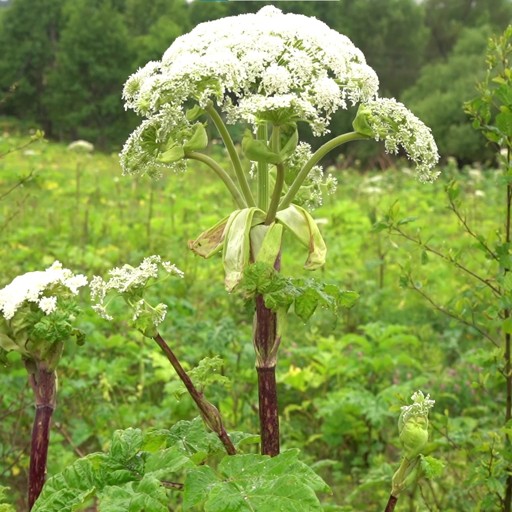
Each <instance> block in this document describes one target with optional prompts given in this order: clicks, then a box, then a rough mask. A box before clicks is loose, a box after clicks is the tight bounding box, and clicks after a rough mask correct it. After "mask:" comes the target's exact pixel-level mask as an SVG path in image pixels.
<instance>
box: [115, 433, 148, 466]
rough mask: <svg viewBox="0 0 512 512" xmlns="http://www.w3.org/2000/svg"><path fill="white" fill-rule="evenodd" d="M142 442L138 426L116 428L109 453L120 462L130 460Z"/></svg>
mask: <svg viewBox="0 0 512 512" xmlns="http://www.w3.org/2000/svg"><path fill="white" fill-rule="evenodd" d="M142 443H143V438H142V431H141V430H140V429H139V428H128V429H126V430H116V431H115V432H114V436H113V438H112V444H111V445H110V451H109V455H110V456H111V457H112V459H114V460H116V461H119V462H121V463H124V462H127V461H130V460H131V459H132V458H133V457H134V456H135V455H137V453H138V452H139V451H140V449H141V447H142Z"/></svg>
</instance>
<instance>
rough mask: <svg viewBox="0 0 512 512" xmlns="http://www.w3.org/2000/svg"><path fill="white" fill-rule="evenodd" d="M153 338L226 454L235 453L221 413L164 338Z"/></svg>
mask: <svg viewBox="0 0 512 512" xmlns="http://www.w3.org/2000/svg"><path fill="white" fill-rule="evenodd" d="M153 339H154V340H155V342H156V343H157V345H158V346H159V347H160V348H161V349H162V352H163V353H164V354H165V356H166V357H167V359H168V360H169V362H170V363H171V365H172V367H173V368H174V370H175V371H176V373H177V374H178V377H179V378H180V379H181V381H182V382H183V384H184V385H185V387H186V388H187V391H188V393H189V394H190V396H191V397H192V400H194V402H195V404H196V405H197V407H198V409H199V412H200V413H201V417H202V418H203V421H204V422H205V424H206V426H207V427H208V428H210V429H211V430H212V431H213V432H215V433H216V434H217V436H218V438H219V439H220V441H221V443H222V444H223V445H224V448H225V450H226V452H227V454H228V455H235V454H236V448H235V446H234V445H233V442H232V441H231V439H230V438H229V435H228V433H227V432H226V429H225V428H224V424H223V422H222V418H221V415H220V413H219V410H218V409H217V408H216V407H215V406H214V405H213V404H212V403H211V402H209V401H208V400H207V399H206V398H205V396H204V394H203V393H201V391H199V390H198V389H197V388H196V387H195V385H194V383H193V382H192V379H191V378H190V377H189V376H188V374H187V372H186V371H185V369H184V368H183V366H182V365H181V363H180V362H179V360H178V358H177V357H176V355H175V354H174V352H173V351H172V349H171V347H170V346H169V345H168V344H167V342H166V341H165V339H164V338H162V336H161V335H160V334H159V333H157V334H156V335H155V336H154V337H153Z"/></svg>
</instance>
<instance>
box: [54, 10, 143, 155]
mask: <svg viewBox="0 0 512 512" xmlns="http://www.w3.org/2000/svg"><path fill="white" fill-rule="evenodd" d="M63 16H64V20H65V21H64V27H63V29H62V31H61V33H60V39H59V46H58V50H57V53H56V63H55V65H54V66H53V67H52V69H51V70H48V76H47V84H46V94H45V104H46V107H47V108H48V111H49V112H51V118H52V130H53V133H55V134H58V135H59V136H60V137H61V138H65V139H74V138H75V139H76V138H84V139H86V140H94V141H95V142H97V143H98V144H99V145H100V146H103V147H106V146H109V145H111V144H112V142H113V141H117V140H119V138H120V137H122V136H123V135H124V133H125V130H126V122H127V117H126V116H123V115H122V112H123V104H122V101H121V97H120V91H121V90H122V85H123V83H124V81H125V80H126V77H127V76H128V75H129V73H130V70H131V66H132V62H133V54H134V47H133V41H132V39H131V37H130V35H129V33H128V30H127V29H126V26H125V24H124V21H123V18H122V16H121V14H120V13H119V12H118V11H117V10H116V9H115V8H114V7H113V6H112V4H111V2H110V1H107V2H98V3H97V4H95V2H90V1H88V0H81V1H77V2H69V3H68V4H66V7H65V9H64V11H63Z"/></svg>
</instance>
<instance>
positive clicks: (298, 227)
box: [276, 204, 327, 270]
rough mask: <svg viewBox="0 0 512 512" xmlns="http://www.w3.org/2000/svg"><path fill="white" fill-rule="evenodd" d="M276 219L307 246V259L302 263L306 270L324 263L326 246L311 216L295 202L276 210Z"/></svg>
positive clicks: (313, 268)
mask: <svg viewBox="0 0 512 512" xmlns="http://www.w3.org/2000/svg"><path fill="white" fill-rule="evenodd" d="M276 219H277V221H279V222H280V223H282V224H284V226H285V227H286V228H287V229H289V230H290V231H291V232H292V233H293V234H294V235H295V236H296V237H297V238H298V240H299V241H300V242H301V243H302V244H303V245H304V246H306V247H307V249H308V259H307V260H306V263H305V264H304V268H306V269H307V270H316V269H318V268H320V267H322V266H323V265H324V263H325V257H326V254H327V247H326V245H325V242H324V239H323V238H322V235H321V233H320V230H319V229H318V226H317V224H316V222H315V221H314V219H313V217H311V215H310V214H309V213H308V212H307V211H306V210H304V208H301V207H300V206H297V205H295V204H292V205H290V206H289V207H288V208H286V209H285V210H281V211H278V212H277V214H276Z"/></svg>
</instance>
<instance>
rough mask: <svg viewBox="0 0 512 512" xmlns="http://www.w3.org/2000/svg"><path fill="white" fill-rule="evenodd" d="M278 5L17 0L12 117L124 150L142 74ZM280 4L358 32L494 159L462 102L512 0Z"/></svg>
mask: <svg viewBox="0 0 512 512" xmlns="http://www.w3.org/2000/svg"><path fill="white" fill-rule="evenodd" d="M266 3H271V2H199V1H195V2H192V3H190V4H187V3H185V1H184V0H153V1H151V2H148V1H147V0H38V1H37V2H34V1H33V0H11V2H10V3H8V5H7V7H3V8H1V9H0V48H1V49H2V52H1V53H0V115H2V116H12V117H15V118H17V119H21V120H25V121H30V122H34V123H37V124H38V125H39V126H40V127H42V128H43V129H44V131H45V132H46V134H47V136H49V137H51V138H55V139H60V140H69V139H76V138H85V139H88V140H90V141H92V142H94V143H95V144H97V145H98V146H99V147H101V148H104V149H118V148H119V147H120V146H121V144H122V143H123V142H124V140H125V139H126V137H127V135H128V134H129V133H130V132H131V130H132V129H133V128H134V127H135V126H136V124H137V123H138V122H139V120H138V119H136V118H135V117H134V115H133V114H131V113H129V112H125V111H124V108H123V104H122V101H121V89H122V86H123V83H124V82H125V80H126V79H127V77H128V76H129V75H130V74H132V73H133V72H134V71H135V70H136V69H137V68H138V67H140V66H143V65H144V64H145V63H146V62H148V61H149V60H158V59H160V57H161V55H162V53H163V52H164V51H165V49H166V48H167V47H168V46H169V45H170V44H171V42H172V41H173V40H174V39H175V38H176V37H178V36H179V35H180V34H182V33H185V32H187V31H189V30H190V29H191V28H193V27H194V26H195V25H196V24H197V23H200V22H202V21H206V20H209V19H215V18H219V17H223V16H228V15H234V14H240V13H246V12H254V11H257V10H259V9H260V8H261V7H262V5H264V4H266ZM277 4H278V6H279V8H281V9H282V10H283V11H288V12H295V13H302V14H305V15H308V16H315V17H317V18H319V19H321V20H323V21H325V22H326V23H327V24H328V25H329V26H330V27H332V28H334V29H335V30H337V31H339V32H341V33H343V34H346V35H347V36H348V37H350V39H351V40H352V41H353V42H354V43H355V44H356V46H358V47H359V48H360V49H361V50H362V51H363V52H364V54H365V56H366V58H367V61H368V63H369V64H370V65H371V66H372V67H373V68H374V69H375V70H376V72H377V74H378V76H379V78H380V80H381V94H382V95H387V96H394V97H396V98H398V99H399V100H403V101H404V102H406V104H407V106H408V107H409V108H411V109H412V110H413V111H414V112H415V113H416V114H418V115H419V116H420V117H421V118H422V119H423V120H424V121H425V122H426V123H427V124H428V125H429V126H431V127H432V129H433V132H434V135H435V137H436V140H437V142H438V144H439V146H440V151H441V153H442V154H443V155H444V156H447V155H452V156H455V157H456V158H457V159H458V160H459V162H461V163H464V162H470V161H474V160H483V159H485V157H486V155H487V153H486V148H485V144H484V141H483V140H480V138H479V136H478V134H476V132H474V130H472V129H471V126H470V123H469V121H468V119H467V118H466V116H465V114H464V112H463V109H462V104H463V102H464V101H466V100H469V99H471V98H472V97H473V96H475V84H476V82H477V81H478V80H479V79H481V78H482V76H481V74H482V73H483V70H484V68H485V66H484V58H485V49H486V44H487V39H488V37H489V36H490V35H491V34H493V33H498V32H501V31H503V29H504V28H505V27H506V26H507V25H508V24H509V23H510V22H511V20H512V0H449V1H447V0H423V1H418V0H386V1H385V2H383V1H382V0H340V1H338V2H322V1H318V2H295V1H287V2H277ZM352 114H353V113H348V114H347V113H342V114H340V115H339V116H338V117H336V119H335V120H334V125H333V132H338V131H340V132H341V131H342V130H343V131H346V130H347V129H350V120H351V119H352ZM355 147H356V148H357V145H355ZM362 147H363V146H360V149H359V153H360V154H358V156H359V157H360V156H361V155H362V156H363V157H364V156H365V155H364V153H361V150H362V149H361V148H362ZM366 147H367V146H366ZM366 151H367V150H366ZM368 156H372V155H366V157H368ZM373 156H374V157H378V155H373Z"/></svg>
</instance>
